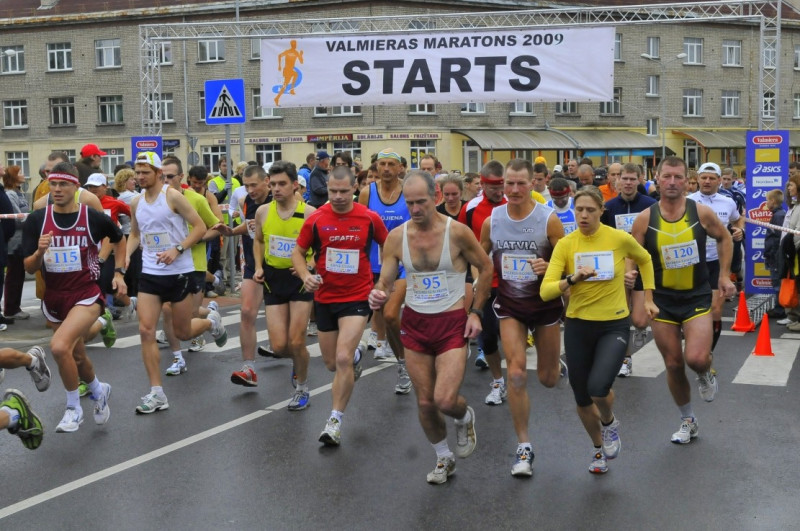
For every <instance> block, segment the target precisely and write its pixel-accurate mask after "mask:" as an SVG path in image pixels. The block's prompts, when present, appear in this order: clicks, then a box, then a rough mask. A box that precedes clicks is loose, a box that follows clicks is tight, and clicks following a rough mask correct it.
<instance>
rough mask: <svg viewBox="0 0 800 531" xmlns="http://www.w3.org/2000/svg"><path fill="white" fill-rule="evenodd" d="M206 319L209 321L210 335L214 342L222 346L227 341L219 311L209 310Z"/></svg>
mask: <svg viewBox="0 0 800 531" xmlns="http://www.w3.org/2000/svg"><path fill="white" fill-rule="evenodd" d="M208 319H209V320H210V321H211V337H213V338H214V343H216V344H217V346H218V347H222V346H224V345H225V343H227V342H228V332H227V331H226V330H225V325H224V324H222V316H221V315H220V314H219V312H211V313H209V314H208Z"/></svg>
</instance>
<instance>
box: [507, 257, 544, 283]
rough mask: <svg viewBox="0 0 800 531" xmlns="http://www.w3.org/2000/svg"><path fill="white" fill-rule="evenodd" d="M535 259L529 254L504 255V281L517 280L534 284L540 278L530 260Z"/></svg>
mask: <svg viewBox="0 0 800 531" xmlns="http://www.w3.org/2000/svg"><path fill="white" fill-rule="evenodd" d="M531 258H533V256H531V255H527V254H504V255H503V262H502V266H503V271H502V274H503V280H516V281H518V282H534V281H535V280H536V279H537V278H538V277H537V276H536V273H534V272H533V268H532V267H531V265H530V264H529V263H528V260H529V259H531Z"/></svg>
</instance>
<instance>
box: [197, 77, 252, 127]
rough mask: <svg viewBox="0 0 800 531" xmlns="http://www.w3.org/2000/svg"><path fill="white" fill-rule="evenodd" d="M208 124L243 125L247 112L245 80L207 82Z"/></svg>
mask: <svg viewBox="0 0 800 531" xmlns="http://www.w3.org/2000/svg"><path fill="white" fill-rule="evenodd" d="M205 98H206V124H207V125H230V124H243V123H244V122H245V121H246V120H247V113H246V112H245V105H244V102H245V97H244V79H216V80H211V81H206V82H205Z"/></svg>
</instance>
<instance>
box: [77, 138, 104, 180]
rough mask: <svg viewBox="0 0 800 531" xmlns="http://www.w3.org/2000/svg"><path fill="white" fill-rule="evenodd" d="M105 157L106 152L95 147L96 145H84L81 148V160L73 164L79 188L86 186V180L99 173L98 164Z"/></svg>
mask: <svg viewBox="0 0 800 531" xmlns="http://www.w3.org/2000/svg"><path fill="white" fill-rule="evenodd" d="M105 156H106V152H105V151H103V150H101V149H100V148H99V147H97V144H86V145H85V146H83V147H82V148H81V160H79V161H78V162H76V163H75V167H76V168H77V169H78V179H79V180H80V181H81V186H83V185H84V184H86V179H88V178H89V176H90V175H91V174H93V173H97V172H99V171H100V163H101V161H102V159H103V157H105Z"/></svg>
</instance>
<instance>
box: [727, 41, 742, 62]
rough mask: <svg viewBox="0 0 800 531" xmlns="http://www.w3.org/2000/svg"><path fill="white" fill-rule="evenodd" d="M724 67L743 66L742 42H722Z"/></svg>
mask: <svg viewBox="0 0 800 531" xmlns="http://www.w3.org/2000/svg"><path fill="white" fill-rule="evenodd" d="M722 66H742V41H731V40H727V39H723V41H722Z"/></svg>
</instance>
